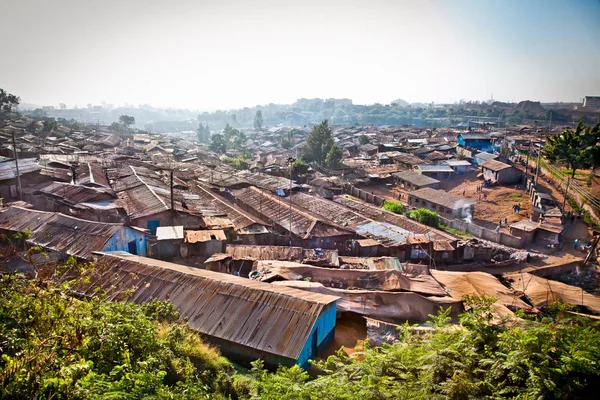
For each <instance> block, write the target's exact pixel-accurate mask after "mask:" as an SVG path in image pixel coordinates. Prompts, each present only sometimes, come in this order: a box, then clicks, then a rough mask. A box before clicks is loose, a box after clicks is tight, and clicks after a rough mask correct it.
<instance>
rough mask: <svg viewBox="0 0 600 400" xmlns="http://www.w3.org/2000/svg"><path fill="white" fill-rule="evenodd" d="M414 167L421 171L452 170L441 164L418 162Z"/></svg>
mask: <svg viewBox="0 0 600 400" xmlns="http://www.w3.org/2000/svg"><path fill="white" fill-rule="evenodd" d="M416 168H417V169H419V170H421V171H423V172H454V170H453V169H452V168H450V167H449V166H447V165H441V164H419V165H417V166H416Z"/></svg>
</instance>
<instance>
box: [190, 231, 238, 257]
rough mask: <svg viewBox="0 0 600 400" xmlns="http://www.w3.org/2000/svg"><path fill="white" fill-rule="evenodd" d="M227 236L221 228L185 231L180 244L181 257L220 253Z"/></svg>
mask: <svg viewBox="0 0 600 400" xmlns="http://www.w3.org/2000/svg"><path fill="white" fill-rule="evenodd" d="M226 241H227V236H225V232H224V231H223V230H219V229H215V230H205V231H185V232H183V244H182V245H181V255H182V257H184V258H185V257H188V256H210V255H212V254H214V253H222V252H223V247H224V246H225V242H226Z"/></svg>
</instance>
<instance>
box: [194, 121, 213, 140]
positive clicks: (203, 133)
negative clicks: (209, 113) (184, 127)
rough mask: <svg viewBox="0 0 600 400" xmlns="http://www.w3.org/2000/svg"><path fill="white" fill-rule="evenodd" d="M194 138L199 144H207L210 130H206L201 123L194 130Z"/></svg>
mask: <svg viewBox="0 0 600 400" xmlns="http://www.w3.org/2000/svg"><path fill="white" fill-rule="evenodd" d="M196 136H197V138H198V141H199V142H200V143H208V142H209V141H210V130H209V129H208V125H206V127H205V126H204V125H202V122H201V123H200V124H199V125H198V129H197V130H196Z"/></svg>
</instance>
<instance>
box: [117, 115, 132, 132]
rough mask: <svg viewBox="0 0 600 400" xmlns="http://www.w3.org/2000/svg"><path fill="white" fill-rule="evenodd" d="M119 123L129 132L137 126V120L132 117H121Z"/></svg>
mask: <svg viewBox="0 0 600 400" xmlns="http://www.w3.org/2000/svg"><path fill="white" fill-rule="evenodd" d="M119 122H120V123H121V124H122V125H123V126H124V127H125V130H128V129H129V127H130V126H131V125H135V118H133V117H132V116H131V115H121V116H120V117H119Z"/></svg>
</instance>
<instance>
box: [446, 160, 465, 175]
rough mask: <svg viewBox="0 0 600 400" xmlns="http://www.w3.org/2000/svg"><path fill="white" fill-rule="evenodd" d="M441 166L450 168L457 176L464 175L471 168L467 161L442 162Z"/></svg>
mask: <svg viewBox="0 0 600 400" xmlns="http://www.w3.org/2000/svg"><path fill="white" fill-rule="evenodd" d="M442 164H443V165H447V166H449V167H450V168H452V169H453V170H454V172H455V173H456V174H457V175H464V174H465V173H466V172H467V170H468V169H469V168H470V167H471V163H470V162H468V161H467V160H447V161H442Z"/></svg>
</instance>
